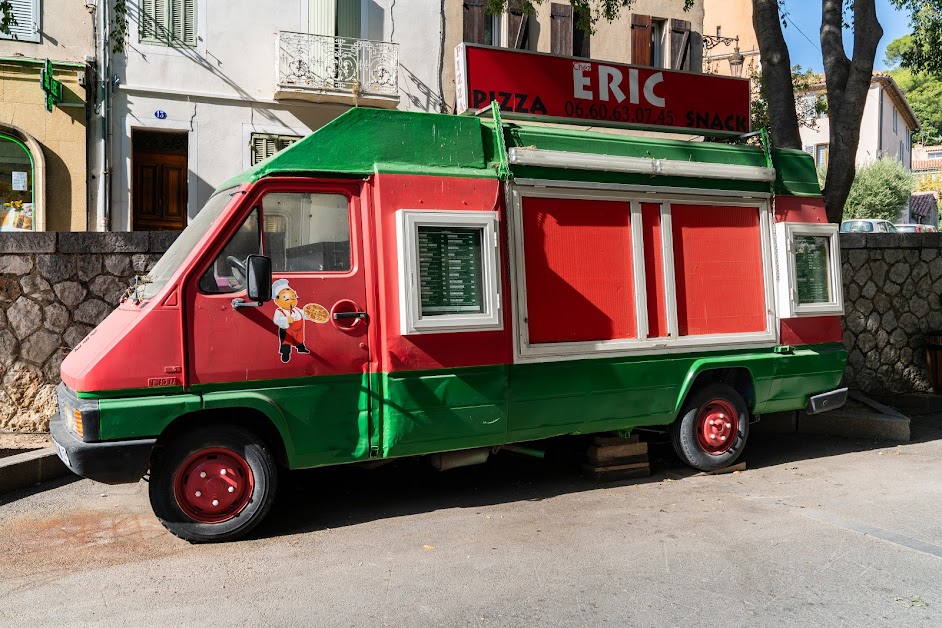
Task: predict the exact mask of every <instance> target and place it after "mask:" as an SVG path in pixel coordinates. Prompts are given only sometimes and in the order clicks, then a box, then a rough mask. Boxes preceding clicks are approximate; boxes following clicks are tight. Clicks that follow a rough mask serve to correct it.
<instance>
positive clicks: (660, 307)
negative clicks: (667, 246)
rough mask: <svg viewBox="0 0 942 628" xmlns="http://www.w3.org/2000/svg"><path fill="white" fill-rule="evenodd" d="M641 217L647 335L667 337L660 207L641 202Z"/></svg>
mask: <svg viewBox="0 0 942 628" xmlns="http://www.w3.org/2000/svg"><path fill="white" fill-rule="evenodd" d="M641 217H642V225H643V227H642V228H643V230H644V273H645V278H644V283H645V286H646V288H647V299H648V336H649V337H651V338H664V337H666V336H667V333H668V332H667V305H666V302H665V299H664V259H663V249H662V248H661V206H660V204H658V203H643V204H642V205H641Z"/></svg>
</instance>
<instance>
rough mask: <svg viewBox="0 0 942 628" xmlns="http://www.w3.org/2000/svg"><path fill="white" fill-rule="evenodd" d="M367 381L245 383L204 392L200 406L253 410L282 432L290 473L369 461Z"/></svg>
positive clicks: (363, 378)
mask: <svg viewBox="0 0 942 628" xmlns="http://www.w3.org/2000/svg"><path fill="white" fill-rule="evenodd" d="M369 386H370V380H369V375H367V374H362V375H360V374H358V375H332V376H324V377H311V378H304V379H295V380H288V381H287V382H247V383H245V384H244V388H243V389H241V390H236V389H232V387H231V386H229V387H227V388H229V389H228V390H224V391H220V392H206V393H205V394H204V395H203V407H204V408H206V409H214V408H241V407H246V408H254V409H256V410H259V411H261V412H263V413H264V414H265V415H266V416H268V417H269V419H271V420H272V422H273V423H274V424H275V426H276V427H278V429H279V431H281V432H282V436H283V437H284V438H285V441H286V442H285V450H286V452H287V454H288V464H289V466H290V467H291V468H303V467H315V466H320V465H327V464H340V463H345V462H353V461H355V460H361V459H363V458H367V457H369V452H370V443H369V434H370V405H371V400H370V388H369Z"/></svg>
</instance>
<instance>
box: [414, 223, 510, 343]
mask: <svg viewBox="0 0 942 628" xmlns="http://www.w3.org/2000/svg"><path fill="white" fill-rule="evenodd" d="M419 227H446V228H447V227H459V228H466V229H480V230H481V263H482V265H483V266H484V268H483V269H482V273H483V277H482V281H481V292H482V296H483V297H484V311H483V312H480V313H467V314H438V315H425V316H423V315H422V310H421V294H420V292H419V250H418V241H419V236H418V232H419ZM497 229H498V215H497V212H493V211H465V210H455V211H437V210H422V209H400V210H399V211H397V212H396V239H397V243H398V249H399V327H400V333H401V334H402V335H404V336H405V335H410V334H422V333H442V332H473V331H485V330H501V329H503V328H504V323H503V317H502V316H501V309H500V305H501V294H500V247H499V241H498V238H497Z"/></svg>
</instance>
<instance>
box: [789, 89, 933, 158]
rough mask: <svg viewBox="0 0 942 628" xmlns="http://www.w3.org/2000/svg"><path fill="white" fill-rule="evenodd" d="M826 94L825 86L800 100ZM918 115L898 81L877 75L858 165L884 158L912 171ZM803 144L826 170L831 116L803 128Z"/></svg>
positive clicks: (867, 108) (867, 107)
mask: <svg viewBox="0 0 942 628" xmlns="http://www.w3.org/2000/svg"><path fill="white" fill-rule="evenodd" d="M824 91H825V86H824V84H823V83H821V84H819V85H816V86H815V89H814V91H813V92H811V93H809V94H805V95H803V96H798V98H817V97H818V96H820V95H821V94H823V93H824ZM918 128H919V123H918V121H917V120H916V115H915V114H914V113H913V110H912V108H911V107H910V106H909V103H908V102H907V100H906V95H905V94H903V92H902V90H900V88H899V86H898V85H897V84H896V81H894V80H893V78H892V77H890V76H887V75H885V74H876V75H874V77H873V80H872V81H871V82H870V90H869V92H868V93H867V103H866V105H865V106H864V113H863V120H862V122H861V124H860V144H859V146H858V147H857V159H856V161H857V164H858V165H864V164H867V163H869V162H872V161H874V160H876V159H879V158H881V157H892V158H894V159H899V160H900V162H902V164H903V166H905V167H906V169H908V170H911V169H912V160H913V145H912V135H913V133H914V132H915V131H916V130H918ZM800 133H801V141H802V145H803V147H804V149H805V151H806V152H808V153H811V154H812V155H813V156H814V158H815V162H816V163H817V165H818V167H819V168H826V167H827V164H828V156H829V152H830V150H829V148H830V146H829V145H830V141H831V140H830V137H831V136H830V122H829V120H828V118H827V116H826V115H825V116H823V117H821V118H819V119H818V120H817V128H815V129H811V128H807V127H804V126H803V127H801V129H800Z"/></svg>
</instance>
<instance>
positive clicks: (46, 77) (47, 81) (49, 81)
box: [39, 59, 62, 112]
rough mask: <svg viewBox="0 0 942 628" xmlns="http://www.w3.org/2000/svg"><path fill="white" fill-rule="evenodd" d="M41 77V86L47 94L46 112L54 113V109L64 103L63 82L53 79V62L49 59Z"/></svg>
mask: <svg viewBox="0 0 942 628" xmlns="http://www.w3.org/2000/svg"><path fill="white" fill-rule="evenodd" d="M39 76H40V78H39V84H40V85H41V86H42V88H43V93H44V94H46V111H49V112H52V110H53V108H54V107H55V106H56V105H58V104H59V103H61V102H62V82H61V81H57V80H56V79H54V78H53V77H52V62H51V61H50V60H49V59H46V64H45V65H44V66H43V69H42V72H41V73H40V75H39Z"/></svg>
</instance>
